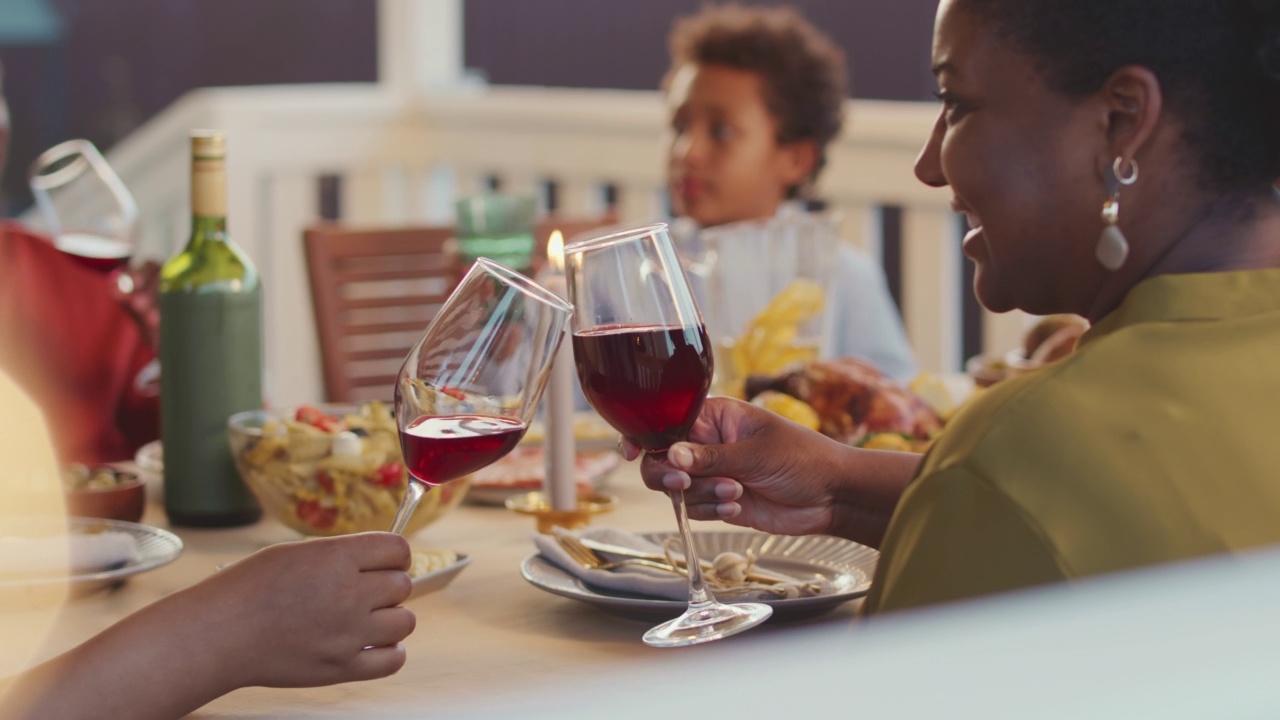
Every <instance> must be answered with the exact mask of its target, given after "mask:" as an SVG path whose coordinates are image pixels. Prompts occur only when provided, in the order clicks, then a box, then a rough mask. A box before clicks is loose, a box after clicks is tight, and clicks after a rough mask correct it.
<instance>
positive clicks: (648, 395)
mask: <svg viewBox="0 0 1280 720" xmlns="http://www.w3.org/2000/svg"><path fill="white" fill-rule="evenodd" d="M573 359H574V363H575V364H576V365H577V366H578V379H579V380H580V381H581V382H582V392H583V394H585V395H586V396H587V401H588V402H590V403H591V407H593V408H595V409H596V412H598V413H600V416H601V417H603V418H604V419H605V420H606V421H607V422H608V423H609V424H610V425H612V426H613V427H614V428H615V429H617V430H618V432H620V433H622V434H623V435H624V436H626V437H628V438H630V439H631V440H633V441H635V443H636V444H638V445H639V446H640V447H642V448H644V449H645V450H666V449H667V448H669V447H671V444H672V443H674V442H678V441H680V440H684V439H685V438H686V437H687V436H688V435H689V428H690V427H692V426H693V421H694V420H696V419H697V417H698V411H699V410H701V409H702V402H703V400H705V399H706V397H707V389H708V388H709V387H710V385H711V343H710V342H708V341H707V332H706V330H704V329H703V327H702V326H701V325H698V326H696V327H668V326H655V325H649V326H642V325H606V326H602V327H598V328H592V329H591V330H587V331H585V332H580V333H574V335H573Z"/></svg>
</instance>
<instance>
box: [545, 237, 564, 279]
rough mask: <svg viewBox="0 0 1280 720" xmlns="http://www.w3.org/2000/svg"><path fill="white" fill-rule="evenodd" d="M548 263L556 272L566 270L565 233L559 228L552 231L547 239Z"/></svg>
mask: <svg viewBox="0 0 1280 720" xmlns="http://www.w3.org/2000/svg"><path fill="white" fill-rule="evenodd" d="M547 263H548V264H549V265H551V269H552V270H555V271H556V272H564V234H563V233H561V232H560V231H559V230H553V231H551V237H550V238H548V239H547Z"/></svg>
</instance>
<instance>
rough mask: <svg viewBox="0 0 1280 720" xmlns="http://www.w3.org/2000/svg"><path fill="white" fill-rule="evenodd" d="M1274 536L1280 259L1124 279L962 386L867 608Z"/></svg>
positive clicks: (899, 514) (893, 528)
mask: <svg viewBox="0 0 1280 720" xmlns="http://www.w3.org/2000/svg"><path fill="white" fill-rule="evenodd" d="M1277 542H1280V270H1274V269H1273V270H1255V271H1245V272H1225V273H1198V274H1188V275H1165V276H1160V277H1156V278H1153V279H1151V280H1147V281H1145V282H1143V283H1141V284H1139V285H1138V286H1137V287H1135V288H1134V289H1133V290H1132V291H1131V292H1130V293H1129V295H1128V296H1127V297H1126V298H1125V300H1124V302H1123V303H1122V304H1121V305H1120V307H1119V308H1117V309H1116V310H1115V311H1114V312H1112V313H1111V314H1110V315H1108V316H1107V317H1106V318H1104V319H1103V320H1101V321H1100V322H1099V323H1098V324H1097V325H1095V326H1094V327H1093V328H1092V329H1091V330H1090V331H1089V332H1088V333H1087V334H1086V335H1085V337H1084V338H1083V339H1082V340H1081V343H1080V347H1079V348H1078V349H1077V351H1076V352H1075V353H1074V354H1073V355H1071V356H1070V357H1068V358H1066V359H1064V360H1062V361H1060V362H1058V363H1056V364H1054V365H1051V366H1049V367H1047V368H1045V369H1043V370H1040V371H1038V372H1035V373H1032V374H1029V375H1026V376H1023V377H1019V378H1017V379H1013V380H1007V381H1005V382H1003V383H1000V384H998V385H996V386H995V387H993V388H991V389H990V390H988V391H987V392H986V393H984V394H983V395H982V396H980V397H979V398H977V399H975V400H974V401H973V402H972V403H970V404H969V406H967V407H966V408H965V409H963V410H962V411H961V412H960V414H959V415H958V416H957V417H956V418H955V419H954V420H953V421H952V422H951V424H950V425H949V426H948V427H947V429H946V431H945V432H944V433H943V434H942V436H941V437H940V438H939V439H938V441H937V442H936V444H935V446H934V448H933V450H932V451H931V452H930V453H929V455H928V456H927V457H926V458H925V460H924V462H923V463H922V465H921V468H920V470H919V472H918V474H917V476H916V479H915V480H914V481H913V482H912V483H911V485H910V486H909V487H908V489H907V491H906V493H905V494H904V495H903V497H902V499H901V501H900V502H899V504H898V507H897V509H896V511H895V513H894V516H893V519H892V521H891V522H890V525H889V529H888V532H887V533H886V535H885V539H884V542H883V544H882V546H881V550H882V555H881V558H880V563H879V566H878V567H877V568H876V573H875V579H874V582H873V584H872V588H871V592H870V594H869V595H868V597H867V600H866V603H865V605H864V608H863V609H864V612H869V613H874V612H881V611H886V610H896V609H901V608H910V607H915V606H920V605H926V604H930V603H938V602H943V601H948V600H955V599H960V598H968V597H973V596H978V595H985V594H989V593H996V592H1000V591H1004V590H1011V589H1015V588H1022V587H1027V586H1032V585H1039V584H1042V583H1048V582H1054V581H1059V580H1069V579H1072V578H1079V577H1086V576H1089V575H1097V574H1101V573H1107V572H1112V571H1116V570H1125V569H1129V568H1136V567H1140V566H1144V565H1152V564H1156V563H1163V562H1169V561H1175V560H1181V559H1185V558H1192V557H1196V556H1200V555H1207V554H1211V553H1220V552H1229V551H1232V550H1237V549H1243V548H1249V547H1255V546H1258V545H1264V544H1268V543H1277Z"/></svg>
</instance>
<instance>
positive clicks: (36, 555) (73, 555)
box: [0, 532, 138, 577]
mask: <svg viewBox="0 0 1280 720" xmlns="http://www.w3.org/2000/svg"><path fill="white" fill-rule="evenodd" d="M68 558H69V561H68ZM137 560H138V542H137V540H135V539H134V538H133V536H132V535H130V534H128V533H123V532H101V533H87V534H74V535H61V536H45V537H0V576H4V577H23V576H26V577H30V576H44V575H56V574H60V573H65V572H67V571H68V569H70V571H71V572H73V573H82V572H97V571H101V570H109V569H112V568H116V567H121V566H123V565H126V564H128V563H131V562H137ZM68 566H69V567H68Z"/></svg>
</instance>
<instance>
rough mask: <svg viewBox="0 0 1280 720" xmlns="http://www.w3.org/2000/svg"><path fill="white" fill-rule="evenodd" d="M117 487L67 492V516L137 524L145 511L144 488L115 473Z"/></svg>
mask: <svg viewBox="0 0 1280 720" xmlns="http://www.w3.org/2000/svg"><path fill="white" fill-rule="evenodd" d="M117 477H118V478H119V479H120V482H119V484H117V485H113V486H112V487H108V488H94V489H85V490H67V491H66V492H65V496H66V499H67V513H68V514H69V515H74V516H76V517H88V518H105V519H107V520H125V521H127V522H138V521H139V520H141V519H142V512H143V510H145V509H146V501H147V495H146V485H145V483H143V482H142V480H141V479H139V478H138V476H137V475H134V474H133V473H129V472H123V471H119V472H118V473H117Z"/></svg>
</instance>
